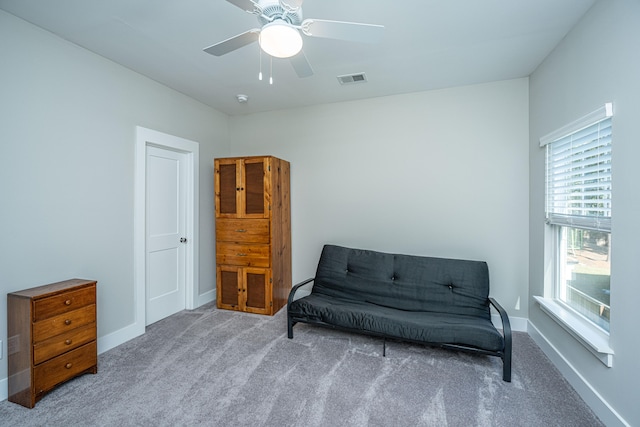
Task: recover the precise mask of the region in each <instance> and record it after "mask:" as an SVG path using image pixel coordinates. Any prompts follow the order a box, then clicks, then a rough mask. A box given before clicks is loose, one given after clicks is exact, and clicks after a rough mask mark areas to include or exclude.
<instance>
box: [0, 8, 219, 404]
mask: <svg viewBox="0 0 640 427" xmlns="http://www.w3.org/2000/svg"><path fill="white" fill-rule="evenodd" d="M0 58H1V59H0V61H1V63H2V65H1V66H0V159H2V166H1V167H0V203H1V209H0V224H1V225H0V227H1V230H2V232H1V233H0V234H1V236H2V238H1V239H0V297H2V298H0V340H2V343H3V349H2V350H3V351H2V354H3V358H2V360H0V385H2V384H3V380H4V379H6V377H7V357H6V355H7V335H6V331H7V325H6V318H7V317H6V297H5V296H6V294H7V293H8V292H11V291H15V290H19V289H23V288H27V287H32V286H37V285H42V284H46V283H50V282H54V281H59V280H65V279H68V278H72V277H81V278H89V279H96V280H98V335H99V336H104V335H107V334H110V333H113V332H115V331H118V330H120V329H122V328H124V327H126V326H128V325H130V324H131V323H132V322H133V321H134V311H135V310H134V286H133V283H134V273H133V202H134V199H133V198H134V193H133V191H134V186H133V183H134V146H135V136H136V134H135V132H136V128H135V127H136V126H137V125H140V126H144V127H147V128H151V129H155V130H158V131H161V132H165V133H169V134H173V135H176V136H180V137H183V138H187V139H190V140H193V141H197V142H199V143H200V191H201V197H200V219H201V223H200V232H201V239H200V242H201V245H200V272H199V274H200V292H201V293H204V292H206V291H209V290H211V289H213V287H214V284H215V265H214V263H213V261H212V260H213V259H214V251H215V245H214V220H213V212H214V208H213V164H212V159H213V158H214V157H216V156H222V155H228V152H229V148H228V136H227V116H226V115H223V114H221V113H219V112H217V111H216V110H213V109H211V108H209V107H207V106H204V105H203V104H200V103H198V102H196V101H194V100H192V99H190V98H187V97H186V96H184V95H181V94H179V93H177V92H175V91H173V90H170V89H168V88H166V87H164V86H161V85H160V84H158V83H156V82H154V81H151V80H149V79H147V78H145V77H142V76H141V75H139V74H136V73H134V72H132V71H130V70H128V69H125V68H123V67H121V66H119V65H116V64H114V63H113V62H110V61H108V60H106V59H104V58H101V57H99V56H96V55H94V54H92V53H90V52H89V51H86V50H84V49H81V48H79V47H77V46H75V45H72V44H70V43H67V42H65V41H64V40H62V39H60V38H57V37H55V36H53V35H52V34H50V33H48V32H45V31H43V30H40V29H38V28H36V27H34V26H32V25H30V24H27V23H26V22H24V21H21V20H19V19H17V18H15V17H13V16H12V15H9V14H6V13H4V12H2V11H0ZM4 384H6V382H4ZM5 390H6V389H5ZM1 394H2V392H1V391H0V395H1Z"/></svg>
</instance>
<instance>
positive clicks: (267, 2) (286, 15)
mask: <svg viewBox="0 0 640 427" xmlns="http://www.w3.org/2000/svg"><path fill="white" fill-rule="evenodd" d="M258 6H260V9H262V16H258V21H260V23H261V24H262V25H266V24H268V23H270V22H273V21H274V20H275V19H281V20H283V21H285V22H288V23H289V24H291V25H296V26H297V25H300V24H302V8H297V9H294V8H291V9H286V8H284V7H282V4H281V3H280V1H279V0H260V1H259V2H258Z"/></svg>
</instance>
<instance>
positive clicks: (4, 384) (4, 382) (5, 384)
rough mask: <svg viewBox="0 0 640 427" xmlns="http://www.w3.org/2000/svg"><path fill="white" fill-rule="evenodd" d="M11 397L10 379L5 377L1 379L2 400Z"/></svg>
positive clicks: (0, 392)
mask: <svg viewBox="0 0 640 427" xmlns="http://www.w3.org/2000/svg"><path fill="white" fill-rule="evenodd" d="M8 397H9V379H8V378H3V379H1V380H0V402H1V401H3V400H7V398H8Z"/></svg>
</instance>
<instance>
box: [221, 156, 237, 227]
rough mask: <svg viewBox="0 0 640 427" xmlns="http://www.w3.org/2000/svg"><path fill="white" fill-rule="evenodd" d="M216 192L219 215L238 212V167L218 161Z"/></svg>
mask: <svg viewBox="0 0 640 427" xmlns="http://www.w3.org/2000/svg"><path fill="white" fill-rule="evenodd" d="M216 172H217V177H218V180H217V181H218V182H217V185H216V187H217V188H216V192H217V193H218V197H217V200H216V202H217V203H218V204H217V206H216V208H217V213H218V214H221V215H237V214H238V191H239V190H238V189H237V188H238V182H237V175H238V167H237V165H236V163H235V162H233V163H220V165H219V166H218V170H217V171H216Z"/></svg>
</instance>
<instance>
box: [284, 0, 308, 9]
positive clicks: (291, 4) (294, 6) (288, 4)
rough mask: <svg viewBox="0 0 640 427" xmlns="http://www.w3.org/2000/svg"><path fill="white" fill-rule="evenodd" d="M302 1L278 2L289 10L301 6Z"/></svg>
mask: <svg viewBox="0 0 640 427" xmlns="http://www.w3.org/2000/svg"><path fill="white" fill-rule="evenodd" d="M302 3H304V0H280V4H286V5H287V6H289V7H290V8H291V9H297V8H299V7H301V6H302Z"/></svg>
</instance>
